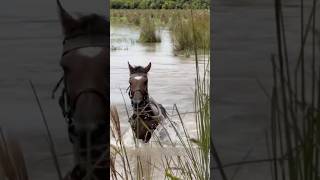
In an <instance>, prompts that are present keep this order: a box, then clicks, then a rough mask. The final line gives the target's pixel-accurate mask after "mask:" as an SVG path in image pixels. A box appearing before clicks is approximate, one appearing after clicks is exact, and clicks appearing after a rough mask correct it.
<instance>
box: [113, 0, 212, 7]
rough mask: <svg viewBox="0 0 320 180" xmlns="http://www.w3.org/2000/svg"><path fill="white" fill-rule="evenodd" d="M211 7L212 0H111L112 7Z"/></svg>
mask: <svg viewBox="0 0 320 180" xmlns="http://www.w3.org/2000/svg"><path fill="white" fill-rule="evenodd" d="M189 8H192V9H209V8H210V0H192V1H189V0H111V9H189Z"/></svg>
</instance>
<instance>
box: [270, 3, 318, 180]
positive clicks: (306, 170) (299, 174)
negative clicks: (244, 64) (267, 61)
mask: <svg viewBox="0 0 320 180" xmlns="http://www.w3.org/2000/svg"><path fill="white" fill-rule="evenodd" d="M275 2H276V3H275V5H276V6H275V12H276V24H277V38H278V54H277V56H275V55H274V56H272V64H273V79H274V87H273V91H272V97H271V100H272V106H271V110H272V111H271V112H272V113H271V133H270V134H271V136H270V137H271V146H270V147H271V148H270V152H271V159H272V161H271V162H272V163H271V165H272V170H273V177H274V179H281V180H318V179H320V176H319V167H320V166H319V160H320V159H319V154H320V149H319V145H320V116H319V108H320V86H319V85H320V81H319V72H320V71H319V64H318V62H316V49H317V48H318V47H317V46H316V42H317V40H316V26H315V25H316V16H315V12H316V11H315V9H316V1H313V2H314V4H313V7H312V8H310V11H308V15H306V14H304V13H305V12H304V11H303V9H304V5H303V3H304V2H305V1H303V0H302V1H301V3H302V4H300V10H301V11H300V12H301V16H302V17H303V16H304V17H308V20H307V21H308V23H306V24H305V23H303V22H301V24H298V26H300V27H299V28H301V42H300V43H301V44H300V48H299V49H300V52H299V56H298V58H297V61H295V60H296V58H295V59H290V58H289V57H290V56H288V50H287V44H286V42H287V41H286V33H287V32H286V31H285V24H286V23H285V22H284V19H283V17H285V15H284V11H282V8H283V6H282V5H281V4H282V3H281V0H276V1H275ZM308 36H309V37H308ZM307 39H309V40H310V42H307ZM309 43H310V44H311V48H310V49H308V50H307V49H306V44H309ZM307 52H308V55H309V52H311V56H307ZM289 62H290V63H291V62H295V63H294V65H295V66H294V69H292V67H291V65H290V64H289ZM316 64H317V65H316ZM309 65H310V66H309ZM292 70H293V71H292Z"/></svg>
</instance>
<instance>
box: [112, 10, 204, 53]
mask: <svg viewBox="0 0 320 180" xmlns="http://www.w3.org/2000/svg"><path fill="white" fill-rule="evenodd" d="M192 18H194V19H196V21H194V26H193V25H192V23H191V22H192ZM111 23H122V24H131V25H135V26H140V29H141V35H140V40H142V42H160V37H157V36H156V34H157V30H159V28H160V27H165V28H167V29H169V30H170V32H171V37H172V42H173V46H174V51H175V53H176V54H184V55H190V54H193V52H194V51H193V48H194V47H193V46H194V45H196V47H197V49H198V50H206V51H209V49H210V12H209V11H208V10H181V9H180V10H164V9H162V10H128V9H126V10H111ZM194 36H195V37H194ZM141 38H142V39H141ZM194 38H195V39H194Z"/></svg>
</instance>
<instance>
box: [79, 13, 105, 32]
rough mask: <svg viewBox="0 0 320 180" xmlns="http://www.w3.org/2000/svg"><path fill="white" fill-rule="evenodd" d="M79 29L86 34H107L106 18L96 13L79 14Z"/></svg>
mask: <svg viewBox="0 0 320 180" xmlns="http://www.w3.org/2000/svg"><path fill="white" fill-rule="evenodd" d="M78 23H79V30H81V31H83V32H85V33H88V34H101V33H105V34H108V33H109V30H108V20H107V19H106V18H105V17H103V16H100V15H98V14H90V15H86V16H81V17H79V19H78Z"/></svg>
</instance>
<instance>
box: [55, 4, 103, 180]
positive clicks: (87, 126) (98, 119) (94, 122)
mask: <svg viewBox="0 0 320 180" xmlns="http://www.w3.org/2000/svg"><path fill="white" fill-rule="evenodd" d="M57 4H58V11H59V15H60V21H61V24H62V28H63V33H64V41H63V53H62V57H61V61H60V64H61V66H62V68H63V70H64V76H63V78H62V79H61V80H60V82H64V88H63V90H62V95H61V97H60V100H59V102H60V106H61V108H62V111H63V115H64V116H65V118H66V119H67V121H68V133H69V138H70V141H71V142H72V144H73V147H74V148H73V150H74V158H75V168H74V169H73V170H72V172H71V173H70V174H69V175H68V176H67V177H66V179H77V180H82V179H88V180H91V179H103V180H104V179H107V178H109V177H108V175H107V174H109V169H108V168H107V166H108V165H107V162H109V161H108V158H109V153H108V152H107V149H108V146H109V143H108V139H109V138H108V137H109V133H107V128H108V126H107V122H108V121H107V117H108V114H107V110H108V108H109V106H108V102H109V97H108V96H109V93H108V92H109V87H108V85H109V83H108V78H107V75H108V69H109V63H108V62H109V61H108V58H109V38H108V37H109V22H108V21H107V20H106V18H104V17H102V16H99V15H97V14H91V15H87V16H81V17H79V18H74V17H73V16H71V15H70V14H69V13H68V12H67V11H66V10H65V9H64V8H63V7H62V5H61V4H60V2H59V0H57ZM60 82H59V83H58V85H57V86H56V89H57V88H58V87H59V84H60Z"/></svg>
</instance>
